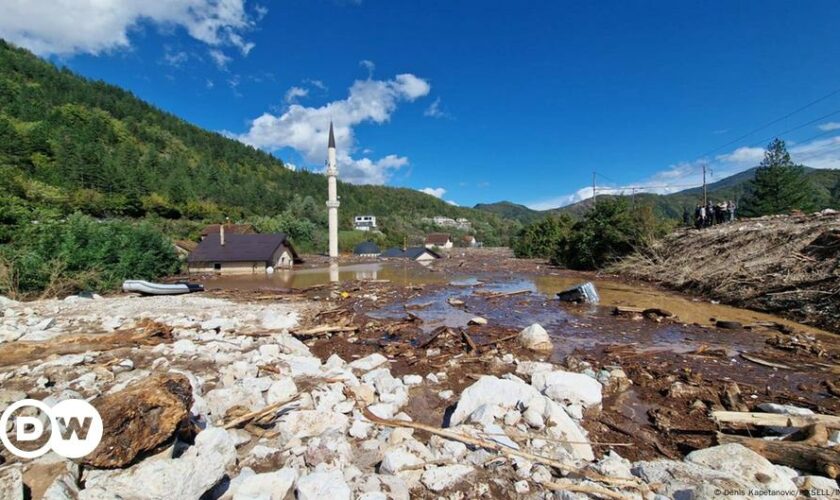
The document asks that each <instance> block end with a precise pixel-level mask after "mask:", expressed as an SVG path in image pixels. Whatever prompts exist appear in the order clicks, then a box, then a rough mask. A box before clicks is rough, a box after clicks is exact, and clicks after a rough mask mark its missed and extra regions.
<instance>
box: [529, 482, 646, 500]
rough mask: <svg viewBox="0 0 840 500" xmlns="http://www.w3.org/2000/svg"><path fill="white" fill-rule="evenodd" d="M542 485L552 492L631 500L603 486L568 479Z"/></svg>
mask: <svg viewBox="0 0 840 500" xmlns="http://www.w3.org/2000/svg"><path fill="white" fill-rule="evenodd" d="M540 484H541V485H543V486H544V487H546V488H548V489H549V490H552V491H572V492H575V493H586V494H589V495H595V496H600V497H606V498H615V499H617V500H629V499H630V498H631V497H629V496H627V495H622V494H621V493H616V492H615V491H613V490H608V489H607V488H604V487H603V486H598V485H596V484H577V483H573V482H571V481H569V480H568V479H558V480H556V481H547V482H544V483H540Z"/></svg>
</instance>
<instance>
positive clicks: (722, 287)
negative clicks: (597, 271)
mask: <svg viewBox="0 0 840 500" xmlns="http://www.w3.org/2000/svg"><path fill="white" fill-rule="evenodd" d="M613 270H614V271H616V272H619V273H621V274H623V275H625V276H630V277H633V278H640V279H644V280H649V281H654V282H657V283H661V284H663V285H666V286H669V287H671V288H674V289H677V290H681V291H686V292H690V293H695V294H701V295H704V296H706V297H709V298H712V299H715V300H720V301H722V302H725V303H727V304H732V305H736V306H739V307H746V308H750V309H755V310H758V311H764V312H769V313H774V314H779V315H782V316H785V317H788V318H790V319H793V320H795V321H798V322H801V323H805V324H810V325H814V326H817V327H820V328H823V329H825V330H829V331H832V332H835V333H840V214H837V213H823V214H819V215H799V216H773V217H761V218H758V219H750V220H743V221H737V222H733V223H728V224H724V225H720V226H714V227H711V228H707V229H703V230H699V231H698V230H694V229H685V230H680V231H677V232H675V233H673V234H672V235H670V236H669V237H667V238H665V239H664V240H663V241H662V242H660V243H659V244H658V245H656V246H655V247H654V248H653V249H652V250H649V251H646V252H640V253H637V254H635V255H632V256H630V257H628V258H626V259H624V260H623V261H621V262H619V263H618V264H617V265H615V266H614V268H613Z"/></svg>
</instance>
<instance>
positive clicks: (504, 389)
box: [449, 375, 597, 426]
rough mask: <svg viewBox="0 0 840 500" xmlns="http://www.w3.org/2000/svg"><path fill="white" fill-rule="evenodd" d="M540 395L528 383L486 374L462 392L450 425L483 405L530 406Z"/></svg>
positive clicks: (505, 407)
mask: <svg viewBox="0 0 840 500" xmlns="http://www.w3.org/2000/svg"><path fill="white" fill-rule="evenodd" d="M596 383H597V382H596ZM539 396H540V394H539V392H537V390H536V389H535V388H533V387H531V386H530V385H528V384H524V383H521V382H517V381H514V380H505V379H499V378H496V377H493V376H489V375H486V376H483V377H481V378H480V379H478V381H476V382H475V383H474V384H472V385H471V386H469V387H467V388H466V389H464V391H463V392H462V393H461V397H460V399H459V400H458V404H457V406H456V407H455V411H454V412H452V416H451V417H450V419H449V425H450V426H455V425H458V424H460V423H462V422H464V421H465V420H466V419H467V417H469V416H470V415H471V414H472V413H473V412H474V411H475V410H476V409H478V407H479V406H482V405H495V406H499V407H501V408H503V409H505V410H510V409H512V408H514V407H515V406H516V405H517V404H519V403H521V404H523V405H524V406H528V403H529V402H530V401H531V400H532V399H533V398H535V397H539Z"/></svg>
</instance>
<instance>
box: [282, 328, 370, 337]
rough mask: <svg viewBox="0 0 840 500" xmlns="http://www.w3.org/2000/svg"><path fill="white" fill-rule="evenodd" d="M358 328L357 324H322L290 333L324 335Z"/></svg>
mask: <svg viewBox="0 0 840 500" xmlns="http://www.w3.org/2000/svg"><path fill="white" fill-rule="evenodd" d="M358 329H359V327H358V326H337V325H324V326H316V327H315V328H310V329H308V330H298V331H296V332H292V335H294V336H296V337H314V336H316V335H324V334H327V333H339V332H355V331H356V330H358Z"/></svg>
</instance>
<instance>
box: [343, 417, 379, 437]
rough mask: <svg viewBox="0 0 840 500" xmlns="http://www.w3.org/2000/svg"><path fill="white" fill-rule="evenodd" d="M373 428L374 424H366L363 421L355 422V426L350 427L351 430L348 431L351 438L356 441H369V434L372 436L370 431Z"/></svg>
mask: <svg viewBox="0 0 840 500" xmlns="http://www.w3.org/2000/svg"><path fill="white" fill-rule="evenodd" d="M372 428H373V424H371V423H370V422H365V421H363V420H358V419H356V420H353V424H352V425H350V430H349V431H347V433H348V434H350V436H351V437H354V438H356V439H367V437H368V434H370V430H371V429H372Z"/></svg>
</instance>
